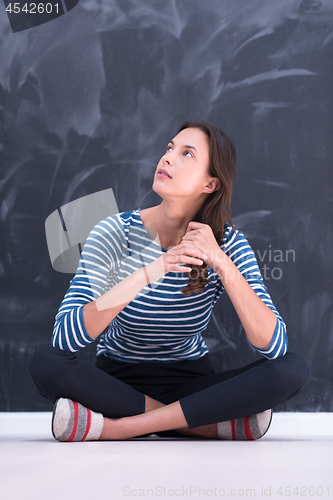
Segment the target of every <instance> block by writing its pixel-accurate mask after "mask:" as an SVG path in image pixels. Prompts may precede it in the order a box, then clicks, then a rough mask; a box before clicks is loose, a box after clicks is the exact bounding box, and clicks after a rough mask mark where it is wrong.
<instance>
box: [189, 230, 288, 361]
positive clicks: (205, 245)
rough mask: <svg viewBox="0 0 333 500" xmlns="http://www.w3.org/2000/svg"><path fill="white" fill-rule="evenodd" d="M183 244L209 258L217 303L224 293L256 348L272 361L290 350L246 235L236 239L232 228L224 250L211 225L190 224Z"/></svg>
mask: <svg viewBox="0 0 333 500" xmlns="http://www.w3.org/2000/svg"><path fill="white" fill-rule="evenodd" d="M183 240H188V241H191V242H192V243H194V244H196V246H197V247H198V248H200V249H201V250H202V251H204V252H205V253H206V254H207V255H208V256H209V257H208V259H205V262H206V264H207V265H208V266H209V267H211V268H212V269H214V270H215V272H216V273H217V274H218V276H219V277H220V280H221V285H220V289H219V291H218V293H217V297H216V300H217V298H218V297H219V295H220V294H221V293H222V291H223V289H225V290H226V292H227V293H228V295H229V297H230V300H231V302H232V303H233V306H234V307H235V310H236V312H237V314H238V317H239V319H240V321H241V323H242V325H243V327H244V330H245V333H246V336H247V338H248V340H249V342H250V343H251V344H252V345H253V347H255V348H256V349H257V351H258V352H260V353H261V354H262V355H263V356H265V357H267V358H269V359H273V358H277V357H279V356H283V355H284V354H285V353H286V352H287V347H288V340H287V330H286V325H285V323H284V321H283V319H282V317H281V315H280V314H279V312H278V311H277V309H276V308H275V306H274V304H273V302H272V299H271V297H270V295H269V294H268V293H267V288H266V287H265V285H264V283H263V278H262V276H261V273H260V270H259V266H258V263H257V260H256V258H255V255H254V252H253V250H252V248H251V247H250V245H249V243H248V241H247V240H246V238H245V236H244V235H243V233H242V232H241V231H237V235H236V234H235V232H234V231H233V229H232V228H231V226H229V229H228V230H227V232H226V234H225V237H224V241H223V245H222V246H221V247H222V248H221V247H219V246H218V244H217V242H216V240H215V237H214V235H213V232H212V230H211V228H210V227H209V226H208V225H206V224H200V223H197V222H190V224H189V228H188V232H187V233H186V235H185V236H184V238H183ZM216 300H215V302H216Z"/></svg>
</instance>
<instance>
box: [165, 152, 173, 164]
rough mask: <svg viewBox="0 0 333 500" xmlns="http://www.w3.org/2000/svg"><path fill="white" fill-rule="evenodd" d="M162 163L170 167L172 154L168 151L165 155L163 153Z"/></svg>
mask: <svg viewBox="0 0 333 500" xmlns="http://www.w3.org/2000/svg"><path fill="white" fill-rule="evenodd" d="M164 161H165V163H167V164H168V165H172V164H173V162H174V159H173V156H172V153H170V151H169V152H167V153H165V155H164Z"/></svg>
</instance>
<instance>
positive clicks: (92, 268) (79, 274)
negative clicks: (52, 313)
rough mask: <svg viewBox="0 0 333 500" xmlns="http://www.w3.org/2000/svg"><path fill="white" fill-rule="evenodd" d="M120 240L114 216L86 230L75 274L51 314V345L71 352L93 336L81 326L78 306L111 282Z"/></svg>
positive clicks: (93, 297) (81, 313)
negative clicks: (53, 317) (88, 230)
mask: <svg viewBox="0 0 333 500" xmlns="http://www.w3.org/2000/svg"><path fill="white" fill-rule="evenodd" d="M123 243H124V242H123V228H122V226H121V223H120V221H119V219H117V217H116V216H110V217H107V218H106V219H104V220H102V221H100V222H99V223H98V224H96V225H95V226H94V228H93V229H92V231H91V232H90V234H89V236H88V238H87V240H86V243H85V245H84V247H83V250H82V253H81V257H80V261H79V264H78V267H77V271H76V274H75V276H74V278H73V279H72V280H71V281H70V283H69V288H68V290H67V292H66V294H65V296H64V298H63V300H62V302H61V305H60V307H59V310H58V313H57V315H56V317H55V323H54V328H53V335H52V345H53V346H54V347H58V348H60V349H63V350H65V351H72V352H75V351H78V350H79V349H82V348H83V347H86V346H87V345H88V344H90V343H91V342H93V341H94V340H95V339H92V338H91V337H90V336H89V334H88V332H87V330H86V328H85V325H84V320H83V311H82V310H83V307H84V305H85V304H87V303H89V302H91V301H93V300H95V299H96V298H98V297H100V296H101V295H103V294H104V293H105V292H106V291H107V290H108V289H110V288H111V287H112V286H113V285H114V284H115V282H114V280H115V275H116V269H117V266H118V264H119V260H120V259H121V255H122V252H123V248H122V245H123Z"/></svg>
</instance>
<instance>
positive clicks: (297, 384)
mask: <svg viewBox="0 0 333 500" xmlns="http://www.w3.org/2000/svg"><path fill="white" fill-rule="evenodd" d="M28 371H29V374H30V376H31V378H32V380H33V382H34V383H35V385H36V387H37V390H38V392H39V393H40V394H41V395H42V396H45V397H46V398H47V399H49V400H50V401H52V402H53V403H54V402H55V401H56V400H57V399H58V398H59V397H64V398H69V399H72V400H74V401H77V402H79V403H81V404H83V405H84V406H86V407H87V408H90V409H91V410H93V411H96V412H99V413H102V414H103V415H104V416H105V417H114V418H117V417H123V416H130V415H137V414H139V413H143V412H144V411H145V394H146V395H147V396H150V397H152V398H154V399H157V400H158V401H160V402H162V403H165V404H169V403H172V402H174V401H178V400H179V401H180V404H181V407H182V410H183V413H184V416H185V418H186V421H187V423H188V426H189V428H190V429H193V428H194V427H198V426H201V425H207V424H213V423H216V422H222V421H225V420H231V419H234V418H239V417H244V416H247V415H253V414H254V413H260V412H262V411H264V410H267V409H269V408H273V407H275V406H277V405H278V404H281V403H283V402H285V401H287V400H289V399H291V398H292V397H293V396H295V394H297V393H298V392H299V391H300V390H301V389H302V388H303V387H304V386H305V384H306V383H307V381H308V379H309V375H310V373H309V368H308V365H307V363H306V362H305V360H304V359H303V358H302V356H300V355H299V354H296V353H293V352H287V353H286V354H285V355H284V356H283V357H280V358H277V359H273V360H268V359H266V358H262V359H260V360H258V361H255V362H254V363H251V364H249V365H247V366H244V367H242V368H238V369H235V370H230V371H226V372H222V373H214V370H213V369H212V367H211V366H210V363H209V357H208V355H206V356H204V357H203V358H200V359H199V360H195V361H189V360H185V361H180V362H176V363H122V362H118V361H113V360H110V359H109V358H107V357H106V356H99V357H98V358H97V361H96V366H94V365H92V364H90V363H88V362H87V361H84V360H82V359H81V358H79V357H77V356H76V355H75V354H73V353H71V352H68V351H62V350H60V349H57V348H55V347H51V346H46V347H42V348H40V349H38V350H37V351H36V352H35V353H34V354H33V356H32V357H31V358H30V360H29V364H28ZM124 380H125V381H124Z"/></svg>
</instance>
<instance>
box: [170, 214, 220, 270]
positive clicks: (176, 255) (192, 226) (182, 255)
mask: <svg viewBox="0 0 333 500" xmlns="http://www.w3.org/2000/svg"><path fill="white" fill-rule="evenodd" d="M219 253H221V248H220V247H219V245H218V243H217V241H216V239H215V236H214V233H213V231H212V228H211V227H210V226H209V225H208V224H202V223H201V222H195V221H191V222H190V223H189V224H188V226H187V230H186V233H185V235H184V236H183V237H182V241H181V243H180V244H179V245H176V246H174V247H172V248H171V249H170V250H168V251H167V252H166V253H165V254H164V255H163V260H164V267H165V272H166V273H168V272H170V271H175V272H178V271H180V272H190V271H191V268H190V267H186V266H181V265H180V263H186V264H195V265H199V266H201V265H202V264H203V262H205V264H206V265H207V266H208V267H211V268H212V269H214V266H215V261H216V257H217V256H218V255H219ZM214 257H215V259H214Z"/></svg>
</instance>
